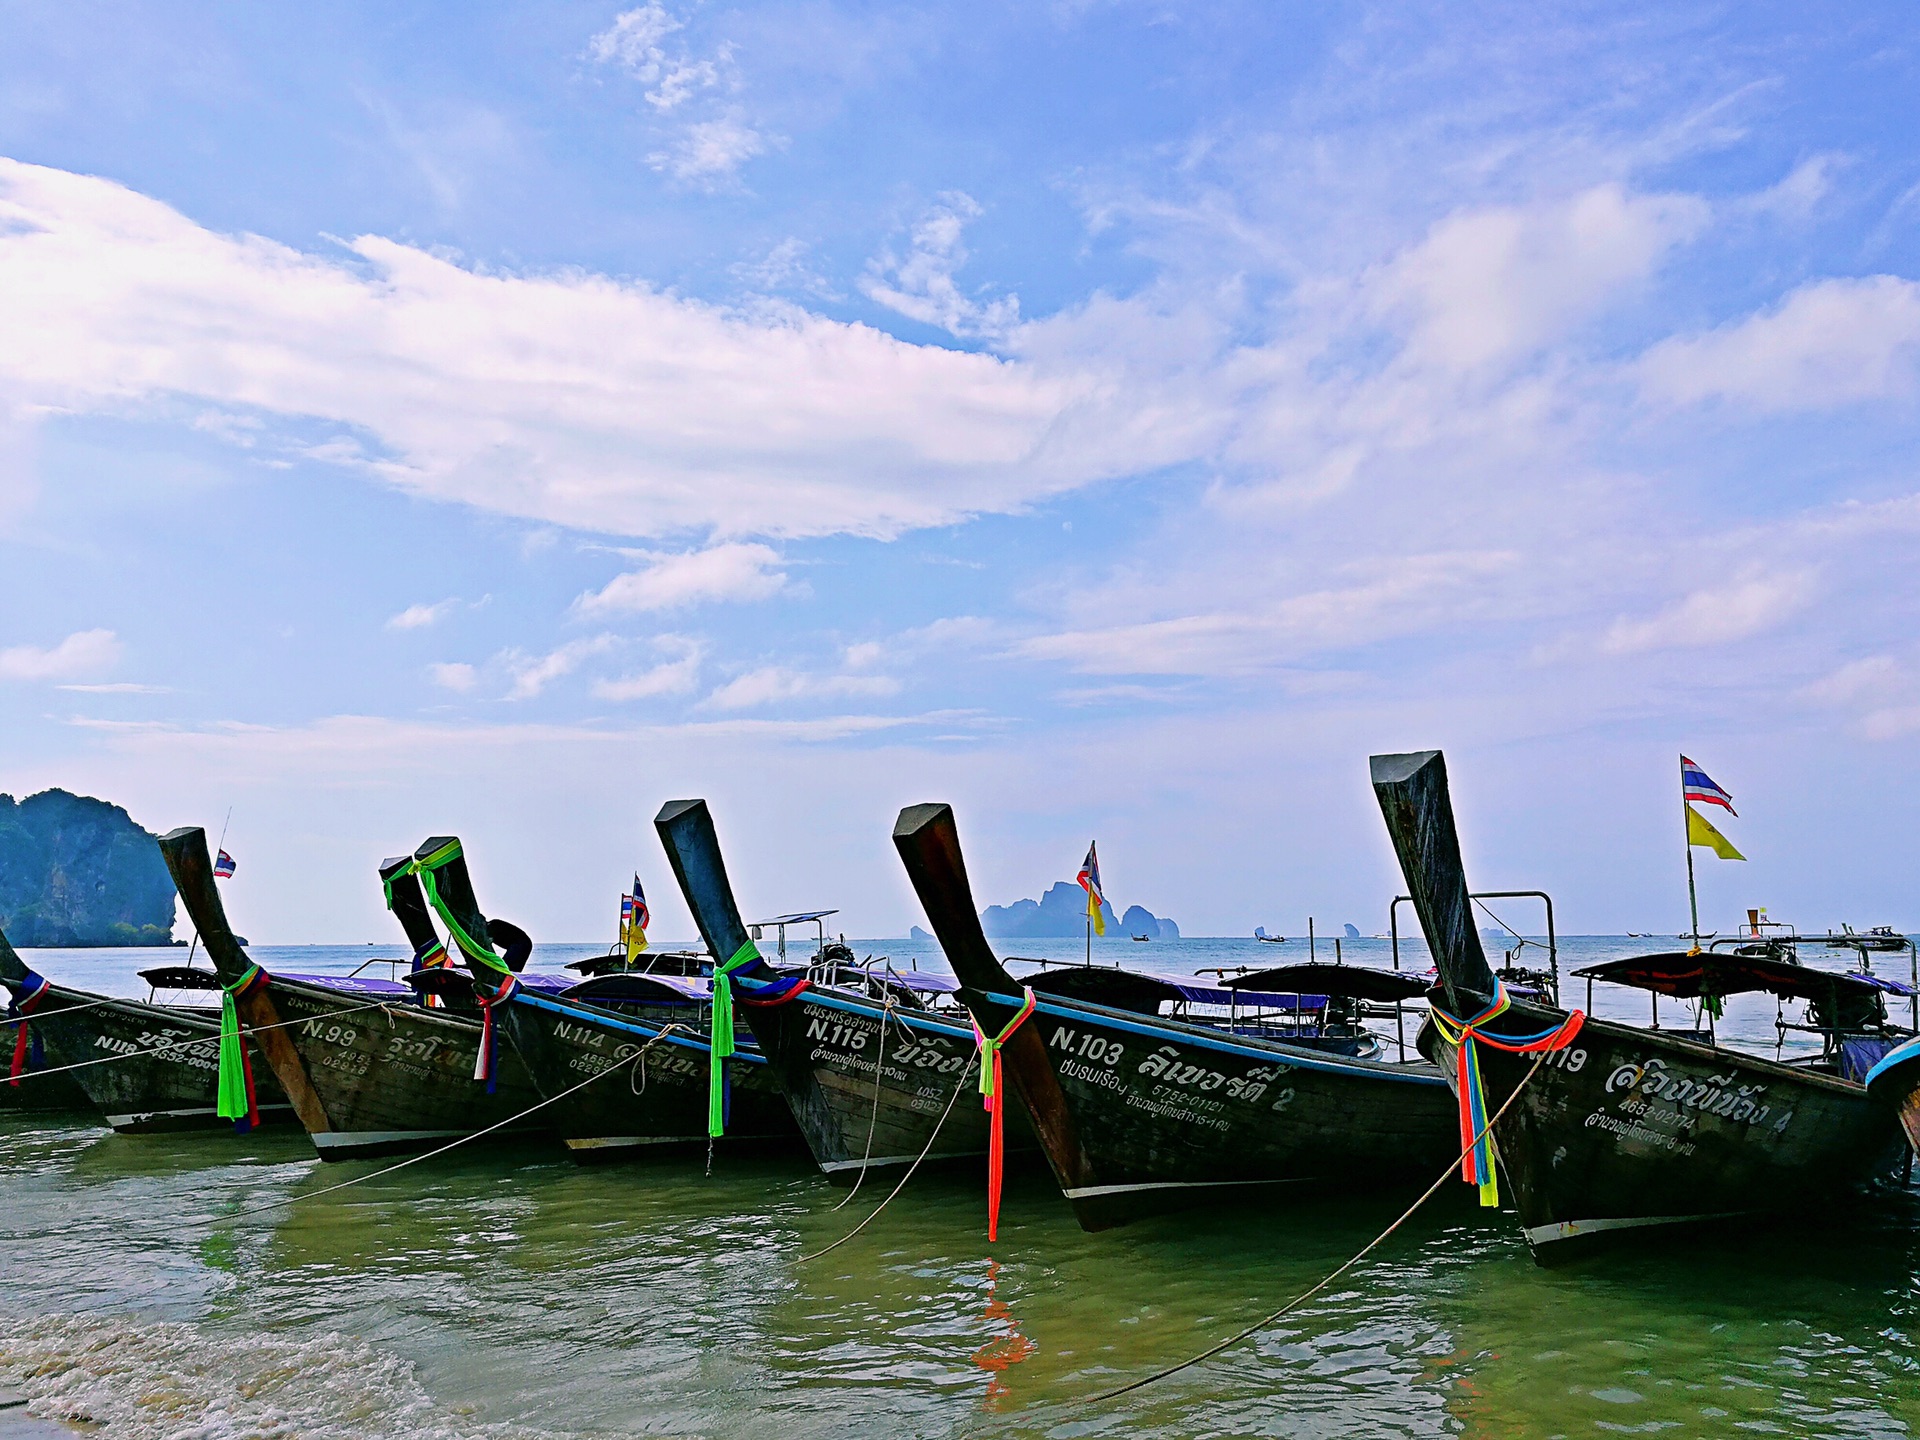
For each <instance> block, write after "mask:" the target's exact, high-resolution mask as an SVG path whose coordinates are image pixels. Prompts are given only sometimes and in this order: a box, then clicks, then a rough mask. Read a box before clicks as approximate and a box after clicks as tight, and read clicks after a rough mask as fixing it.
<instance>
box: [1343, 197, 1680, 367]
mask: <svg viewBox="0 0 1920 1440" xmlns="http://www.w3.org/2000/svg"><path fill="white" fill-rule="evenodd" d="M1707 216H1708V210H1707V206H1706V204H1705V203H1704V202H1702V201H1701V200H1699V199H1697V198H1695V197H1693V196H1690V195H1634V194H1629V193H1628V192H1627V191H1626V190H1625V189H1624V188H1623V187H1622V186H1620V185H1617V184H1606V185H1599V186H1595V187H1594V188H1592V189H1590V190H1587V191H1584V192H1583V193H1581V194H1578V195H1575V196H1573V197H1572V198H1571V199H1568V200H1564V201H1555V202H1549V203H1542V204H1537V205H1532V206H1504V205H1503V206H1487V207H1482V208H1478V209H1472V210H1463V211H1461V212H1459V213H1457V214H1454V215H1450V216H1448V217H1447V218H1446V219H1445V220H1442V221H1441V222H1440V223H1439V224H1437V225H1435V226H1434V227H1433V229H1432V230H1431V231H1430V232H1429V233H1428V235H1427V237H1426V239H1425V240H1423V241H1422V242H1421V243H1420V244H1419V245H1417V246H1415V247H1414V248H1413V249H1411V250H1409V251H1408V252H1407V253H1405V254H1404V255H1401V256H1399V257H1398V258H1396V259H1395V260H1393V261H1392V262H1391V263H1390V264H1388V265H1387V266H1386V267H1384V269H1383V270H1382V271H1381V272H1380V273H1379V275H1378V276H1377V277H1376V278H1375V279H1373V280H1372V281H1370V282H1369V283H1368V286H1367V288H1368V289H1369V290H1370V291H1371V292H1372V303H1373V304H1374V305H1375V306H1376V307H1377V308H1379V309H1381V310H1383V311H1393V310H1400V309H1405V310H1407V311H1410V312H1411V313H1412V314H1413V315H1414V316H1415V317H1416V321H1415V326H1414V330H1413V333H1412V335H1411V337H1410V339H1409V341H1408V344H1407V350H1406V358H1407V359H1408V360H1410V361H1413V362H1415V363H1421V364H1429V365H1434V366H1437V367H1439V368H1443V369H1473V368H1475V367H1478V366H1482V365H1486V364H1489V363H1493V362H1497V361H1502V360H1507V359H1511V358H1513V357H1515V356H1517V355H1521V354H1524V353H1526V352H1527V351H1530V350H1532V349H1534V348H1535V347H1537V346H1539V345H1541V344H1543V343H1544V342H1546V341H1548V340H1549V339H1552V338H1555V337H1557V336H1558V335H1559V334H1561V333H1562V332H1563V331H1564V330H1565V329H1566V328H1567V327H1568V326H1569V325H1571V324H1573V323H1575V322H1577V321H1579V320H1583V319H1585V318H1586V317H1587V316H1588V315H1590V314H1592V313H1593V312H1594V311H1595V310H1596V309H1598V308H1599V306H1600V305H1601V304H1602V303H1603V302H1605V301H1606V300H1607V299H1609V298H1610V297H1611V296H1613V295H1614V294H1615V293H1616V292H1617V291H1619V290H1620V289H1621V288H1622V287H1624V286H1627V285H1631V284H1634V283H1635V282H1638V281H1640V280H1643V279H1645V278H1646V277H1647V276H1648V275H1650V274H1651V273H1652V272H1653V270H1654V268H1655V267H1656V266H1657V265H1658V264H1659V262H1660V261H1661V259H1662V258H1663V257H1664V256H1665V255H1666V254H1667V252H1668V251H1669V250H1671V249H1672V248H1673V247H1674V246H1675V245H1677V244H1679V243H1681V242H1682V241H1684V240H1686V239H1688V238H1690V237H1691V236H1693V235H1694V234H1697V233H1698V232H1699V230H1700V229H1701V227H1702V226H1704V225H1705V223H1706V220H1707Z"/></svg>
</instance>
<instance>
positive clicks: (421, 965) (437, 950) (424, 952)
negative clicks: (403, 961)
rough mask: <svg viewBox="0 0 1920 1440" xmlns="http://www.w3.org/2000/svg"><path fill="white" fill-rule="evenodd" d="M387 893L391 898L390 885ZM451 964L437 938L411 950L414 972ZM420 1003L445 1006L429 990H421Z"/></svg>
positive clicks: (441, 967) (439, 1008)
mask: <svg viewBox="0 0 1920 1440" xmlns="http://www.w3.org/2000/svg"><path fill="white" fill-rule="evenodd" d="M387 895H388V898H389V899H391V898H392V895H393V890H392V887H391V886H389V887H388V890H387ZM452 964H453V958H452V957H451V956H450V955H448V954H447V947H446V946H444V945H442V944H441V943H440V942H439V940H437V939H434V940H429V941H427V943H426V944H424V945H422V946H421V947H420V948H419V949H418V950H415V951H414V952H413V968H414V971H415V973H418V972H419V971H422V970H445V969H447V968H448V967H449V966H451V965H452ZM420 1003H421V1005H422V1006H424V1007H425V1008H426V1009H428V1010H441V1009H444V1008H446V1002H445V1001H444V1000H442V999H441V998H440V997H439V996H438V995H435V994H434V993H432V992H431V991H429V990H422V991H421V992H420Z"/></svg>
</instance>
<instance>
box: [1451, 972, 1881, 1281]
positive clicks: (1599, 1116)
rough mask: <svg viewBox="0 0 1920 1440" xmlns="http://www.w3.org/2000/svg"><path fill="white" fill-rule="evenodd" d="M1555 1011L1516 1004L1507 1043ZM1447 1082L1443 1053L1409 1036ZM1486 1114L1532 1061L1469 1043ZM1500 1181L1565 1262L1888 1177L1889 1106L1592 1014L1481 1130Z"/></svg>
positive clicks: (1545, 1253) (1533, 1239)
mask: <svg viewBox="0 0 1920 1440" xmlns="http://www.w3.org/2000/svg"><path fill="white" fill-rule="evenodd" d="M1564 1019H1565V1015H1564V1014H1563V1012H1560V1011H1558V1010H1549V1009H1545V1008H1542V1007H1538V1006H1532V1005H1526V1004H1522V1003H1517V1002H1516V1003H1515V1004H1514V1005H1513V1006H1512V1008H1511V1009H1510V1010H1509V1011H1508V1012H1507V1014H1506V1015H1505V1016H1503V1017H1502V1021H1501V1029H1502V1030H1505V1031H1508V1032H1509V1033H1512V1034H1527V1033H1538V1032H1540V1031H1543V1030H1547V1029H1551V1028H1552V1027H1553V1026H1555V1025H1556V1024H1558V1023H1559V1022H1560V1021H1562V1020H1564ZM1422 1044H1423V1045H1425V1046H1429V1047H1431V1049H1432V1051H1433V1053H1434V1054H1435V1055H1436V1058H1438V1059H1439V1060H1440V1062H1441V1066H1442V1068H1443V1069H1444V1070H1445V1071H1446V1072H1447V1075H1448V1079H1449V1083H1452V1082H1453V1080H1454V1061H1455V1051H1454V1049H1453V1047H1451V1046H1449V1045H1447V1044H1445V1042H1444V1041H1442V1040H1441V1039H1440V1038H1439V1037H1438V1036H1437V1035H1436V1034H1435V1033H1434V1032H1433V1030H1432V1029H1431V1028H1429V1029H1428V1030H1426V1031H1425V1032H1424V1033H1423V1035H1422ZM1477 1048H1478V1050H1479V1065H1480V1073H1481V1077H1482V1087H1483V1091H1484V1094H1485V1098H1486V1104H1487V1109H1488V1113H1489V1114H1491V1113H1495V1112H1497V1111H1498V1109H1499V1107H1500V1106H1501V1105H1503V1104H1505V1103H1506V1101H1507V1099H1508V1098H1509V1097H1510V1096H1512V1095H1513V1092H1514V1089H1515V1087H1516V1086H1518V1085H1519V1084H1520V1083H1521V1081H1522V1079H1523V1078H1524V1077H1525V1075H1526V1074H1527V1072H1528V1071H1529V1070H1530V1069H1531V1068H1532V1066H1533V1063H1534V1059H1535V1057H1534V1056H1532V1055H1516V1054H1508V1053H1506V1052H1503V1051H1499V1050H1495V1049H1493V1048H1492V1047H1490V1046H1485V1045H1483V1046H1479V1047H1477ZM1494 1141H1495V1146H1496V1149H1497V1151H1498V1155H1499V1163H1500V1168H1501V1172H1502V1181H1503V1184H1504V1185H1505V1187H1506V1188H1507V1190H1508V1191H1509V1192H1510V1197H1509V1198H1511V1200H1512V1203H1513V1205H1514V1207H1515V1208H1516V1209H1517V1211H1518V1212H1519V1217H1520V1223H1521V1226H1522V1227H1523V1229H1524V1231H1525V1233H1526V1238H1527V1242H1528V1244H1529V1245H1530V1246H1531V1247H1532V1249H1533V1254H1534V1258H1535V1259H1537V1260H1539V1261H1541V1262H1542V1263H1543V1264H1550V1263H1554V1262H1556V1261H1559V1260H1563V1259H1568V1258H1573V1257H1575V1256H1577V1255H1580V1254H1582V1253H1585V1252H1587V1251H1591V1250H1594V1249H1599V1248H1604V1247H1606V1246H1608V1245H1611V1244H1615V1243H1618V1242H1620V1241H1622V1240H1625V1239H1628V1238H1631V1237H1642V1236H1644V1235H1645V1233H1646V1232H1647V1231H1649V1230H1653V1229H1658V1228H1661V1227H1669V1226H1675V1225H1687V1224H1697V1223H1700V1222H1707V1221H1721V1220H1727V1219H1732V1218H1734V1217H1740V1216H1752V1215H1759V1214H1768V1213H1775V1212H1781V1211H1789V1210H1795V1209H1803V1208H1806V1207H1807V1206H1809V1205H1812V1204H1815V1203H1817V1202H1818V1201H1820V1200H1821V1199H1823V1198H1826V1197H1828V1196H1831V1195H1833V1194H1835V1193H1837V1192H1840V1191H1844V1190H1846V1189H1847V1188H1849V1187H1851V1186H1854V1185H1857V1184H1859V1183H1861V1182H1862V1181H1865V1180H1869V1179H1872V1178H1873V1177H1875V1176H1877V1175H1880V1174H1882V1173H1885V1172H1887V1171H1889V1170H1891V1169H1892V1167H1893V1165H1894V1164H1895V1163H1896V1162H1897V1161H1898V1159H1899V1158H1900V1156H1901V1153H1902V1149H1903V1144H1904V1142H1903V1139H1902V1135H1901V1131H1900V1126H1899V1123H1898V1121H1897V1120H1896V1118H1895V1114H1894V1111H1893V1110H1892V1109H1891V1108H1890V1107H1888V1106H1886V1105H1884V1104H1880V1103H1876V1102H1875V1101H1873V1100H1872V1099H1870V1098H1869V1096H1868V1094H1867V1091H1866V1088H1865V1087H1864V1086H1862V1085H1859V1084H1856V1083H1854V1082H1851V1081H1845V1080H1840V1079H1837V1078H1834V1077H1831V1076H1827V1075H1821V1074H1816V1073H1812V1072H1808V1071H1805V1070H1803V1069H1801V1068H1799V1067H1797V1066H1789V1065H1784V1064H1780V1063H1778V1062H1775V1061H1771V1060H1763V1059H1760V1058H1758V1057H1755V1056H1749V1055H1742V1054H1739V1053H1736V1052H1733V1051H1729V1050H1722V1049H1716V1048H1714V1047H1711V1046H1707V1045H1703V1044H1698V1043H1695V1042H1692V1041H1687V1040H1681V1039H1677V1038H1673V1037H1670V1036H1667V1035H1663V1034H1661V1033H1659V1032H1657V1031H1651V1030H1641V1029H1637V1028H1635V1027H1633V1026H1627V1025H1618V1024H1614V1023H1612V1022H1609V1021H1604V1020H1595V1019H1592V1018H1589V1019H1588V1020H1587V1021H1586V1023H1585V1024H1584V1025H1583V1026H1582V1027H1581V1029H1580V1031H1579V1033H1578V1034H1577V1035H1576V1036H1575V1037H1574V1038H1573V1040H1572V1042H1571V1043H1570V1044H1569V1045H1567V1047H1566V1048H1565V1049H1563V1050H1560V1051H1555V1052H1550V1053H1549V1054H1548V1055H1547V1057H1546V1059H1545V1060H1544V1061H1542V1062H1541V1065H1540V1069H1539V1070H1538V1072H1537V1073H1536V1074H1535V1075H1534V1078H1533V1079H1532V1081H1530V1082H1529V1083H1528V1084H1527V1086H1526V1088H1525V1090H1523V1091H1522V1092H1521V1093H1520V1095H1519V1097H1518V1098H1517V1099H1515V1100H1514V1102H1513V1106H1512V1108H1511V1109H1510V1110H1509V1111H1508V1112H1507V1114H1506V1115H1505V1117H1504V1118H1502V1119H1501V1121H1500V1122H1499V1123H1498V1124H1497V1125H1496V1126H1495V1127H1494Z"/></svg>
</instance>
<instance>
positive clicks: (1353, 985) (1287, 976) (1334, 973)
mask: <svg viewBox="0 0 1920 1440" xmlns="http://www.w3.org/2000/svg"><path fill="white" fill-rule="evenodd" d="M1220 983H1221V984H1222V985H1224V986H1226V987H1227V989H1229V990H1262V991H1266V992H1268V993H1270V994H1278V995H1339V996H1343V997H1348V998H1352V999H1356V1000H1413V999H1417V998H1418V997H1420V996H1422V995H1424V994H1426V993H1427V990H1428V987H1429V986H1431V985H1432V983H1433V982H1432V981H1431V980H1429V979H1427V978H1426V977H1425V976H1424V975H1415V974H1412V973H1410V972H1408V971H1405V970H1373V969H1370V968H1368V967H1367V966H1365V965H1316V964H1312V963H1304V964H1299V965H1278V966H1275V967H1274V968H1273V969H1271V970H1256V971H1254V972H1253V973H1252V974H1251V975H1235V976H1233V977H1232V978H1231V979H1228V980H1222V981H1221V982H1220Z"/></svg>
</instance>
